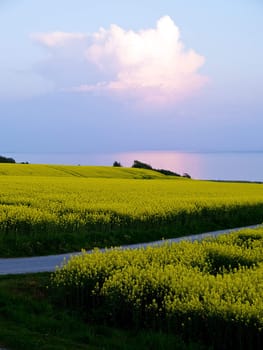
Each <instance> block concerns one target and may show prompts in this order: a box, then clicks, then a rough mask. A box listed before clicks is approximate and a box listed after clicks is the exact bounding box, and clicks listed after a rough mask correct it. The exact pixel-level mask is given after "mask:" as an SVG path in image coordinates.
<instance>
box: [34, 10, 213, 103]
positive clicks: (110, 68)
mask: <svg viewBox="0 0 263 350" xmlns="http://www.w3.org/2000/svg"><path fill="white" fill-rule="evenodd" d="M34 38H35V39H36V40H38V41H39V42H41V43H42V44H43V45H45V46H47V47H49V48H51V49H52V48H54V47H56V48H59V46H61V45H64V46H66V45H68V46H69V47H70V46H72V43H73V42H74V41H76V40H77V41H82V42H83V43H85V45H84V46H83V52H81V55H83V58H84V59H85V62H86V64H87V67H89V69H93V70H94V69H95V70H96V71H97V73H98V74H97V77H98V79H97V80H95V81H94V79H93V81H92V82H89V81H88V79H86V81H85V72H83V77H84V78H83V81H81V82H80V84H78V85H75V86H74V87H71V88H69V90H71V91H76V92H86V93H91V92H96V93H99V94H107V95H112V96H117V97H120V98H121V99H122V101H125V100H131V99H132V100H133V102H135V103H137V104H139V105H145V104H146V105H148V104H150V105H152V104H154V105H162V104H167V103H169V104H170V103H176V102H178V101H180V100H181V99H184V98H186V97H187V96H189V95H191V94H193V93H195V92H196V91H198V90H199V89H200V88H202V87H203V86H204V85H205V84H206V83H207V81H208V78H207V77H205V76H203V75H201V74H200V73H199V72H198V70H199V69H200V68H201V67H202V66H203V64H204V62H205V59H204V57H203V56H201V55H199V54H197V53H196V52H195V51H194V50H192V49H190V50H187V49H186V48H185V47H184V44H183V43H182V41H181V39H180V31H179V28H178V27H177V26H176V25H175V23H174V22H173V20H172V19H171V18H170V17H169V16H165V17H162V18H160V19H159V20H158V21H157V25H156V28H154V29H145V30H140V31H137V32H135V31H132V30H124V29H122V28H121V27H119V26H117V25H111V27H110V28H109V29H108V30H106V29H104V28H101V29H99V31H98V32H95V33H93V34H90V35H88V36H87V35H85V34H82V33H62V32H55V33H49V34H37V35H35V36H34Z"/></svg>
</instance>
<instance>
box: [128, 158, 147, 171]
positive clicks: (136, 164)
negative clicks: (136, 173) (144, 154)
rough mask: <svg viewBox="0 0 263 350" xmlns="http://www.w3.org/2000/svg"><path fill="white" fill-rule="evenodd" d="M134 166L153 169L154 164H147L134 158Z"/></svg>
mask: <svg viewBox="0 0 263 350" xmlns="http://www.w3.org/2000/svg"><path fill="white" fill-rule="evenodd" d="M132 168H138V169H149V170H152V166H151V165H150V164H146V163H143V162H140V161H139V160H134V161H133V165H132Z"/></svg>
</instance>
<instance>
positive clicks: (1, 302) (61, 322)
mask: <svg viewBox="0 0 263 350" xmlns="http://www.w3.org/2000/svg"><path fill="white" fill-rule="evenodd" d="M49 279H50V276H49V274H34V275H20V276H6V277H3V276H2V277H0V346H6V347H7V348H8V349H12V350H22V349H26V350H75V349H86V350H87V349H88V350H112V349H116V350H118V349H119V350H122V349H123V350H124V349H127V350H133V349H138V350H144V349H153V350H155V349H156V350H162V349H163V350H166V349H175V350H187V349H189V350H190V349H192V350H201V349H203V350H204V349H206V347H204V346H201V345H198V344H197V343H190V344H186V343H184V342H183V340H182V339H181V338H180V337H176V336H174V335H169V334H165V333H162V332H154V331H150V330H148V331H147V330H144V331H143V330H141V331H135V330H124V329H119V328H116V327H115V328H114V327H110V326H106V325H99V324H94V323H87V322H85V320H84V318H83V317H81V315H78V314H76V313H73V312H69V311H66V310H64V309H63V308H61V307H60V306H59V305H58V304H57V303H56V302H55V300H54V298H53V297H52V296H51V294H50V292H49V289H47V288H46V286H47V285H48V284H49Z"/></svg>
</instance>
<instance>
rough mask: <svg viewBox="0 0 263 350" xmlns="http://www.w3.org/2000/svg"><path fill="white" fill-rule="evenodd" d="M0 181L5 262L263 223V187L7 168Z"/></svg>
mask: <svg viewBox="0 0 263 350" xmlns="http://www.w3.org/2000/svg"><path fill="white" fill-rule="evenodd" d="M0 173H1V174H2V175H0V247H1V249H0V254H1V256H15V255H16V256H21V255H36V254H50V253H59V252H66V251H67V252H68V251H72V250H76V249H81V248H86V249H89V248H92V247H96V246H97V247H102V246H114V245H121V244H129V243H137V242H144V241H152V240H156V239H161V238H170V237H178V236H182V235H186V234H195V233H200V232H205V231H209V230H213V229H223V228H231V227H237V226H242V225H250V224H256V223H261V222H262V221H263V186H262V185H260V184H241V183H216V182H205V181H195V180H188V179H184V178H176V177H166V176H164V175H161V174H158V173H155V172H153V171H148V170H140V169H129V168H113V167H81V166H48V165H47V166H45V165H9V164H7V165H6V164H5V165H0ZM3 174H5V175H3ZM55 174H56V175H55ZM155 176H156V177H155ZM167 178H168V179H170V180H169V181H165V180H164V179H167Z"/></svg>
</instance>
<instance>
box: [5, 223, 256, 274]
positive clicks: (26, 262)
mask: <svg viewBox="0 0 263 350" xmlns="http://www.w3.org/2000/svg"><path fill="white" fill-rule="evenodd" d="M257 227H263V225H253V226H246V227H238V228H233V229H227V230H220V231H212V232H206V233H201V234H198V235H191V236H184V237H180V238H172V239H168V240H161V241H155V242H149V243H138V244H132V245H127V246H122V248H123V249H135V248H141V247H147V246H154V245H161V244H163V243H164V242H180V241H182V240H190V241H195V240H201V239H203V238H206V237H209V236H212V237H215V236H218V235H220V234H224V233H230V232H234V231H238V230H241V229H247V228H257ZM101 251H104V249H101ZM88 252H89V253H90V252H91V251H88ZM79 254H81V253H80V252H73V253H68V254H59V255H48V256H36V257H30V258H10V259H6V258H3V259H0V275H9V274H24V273H36V272H51V271H54V270H55V268H56V266H60V265H61V263H62V262H63V261H64V260H67V259H69V257H70V256H72V255H79Z"/></svg>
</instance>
